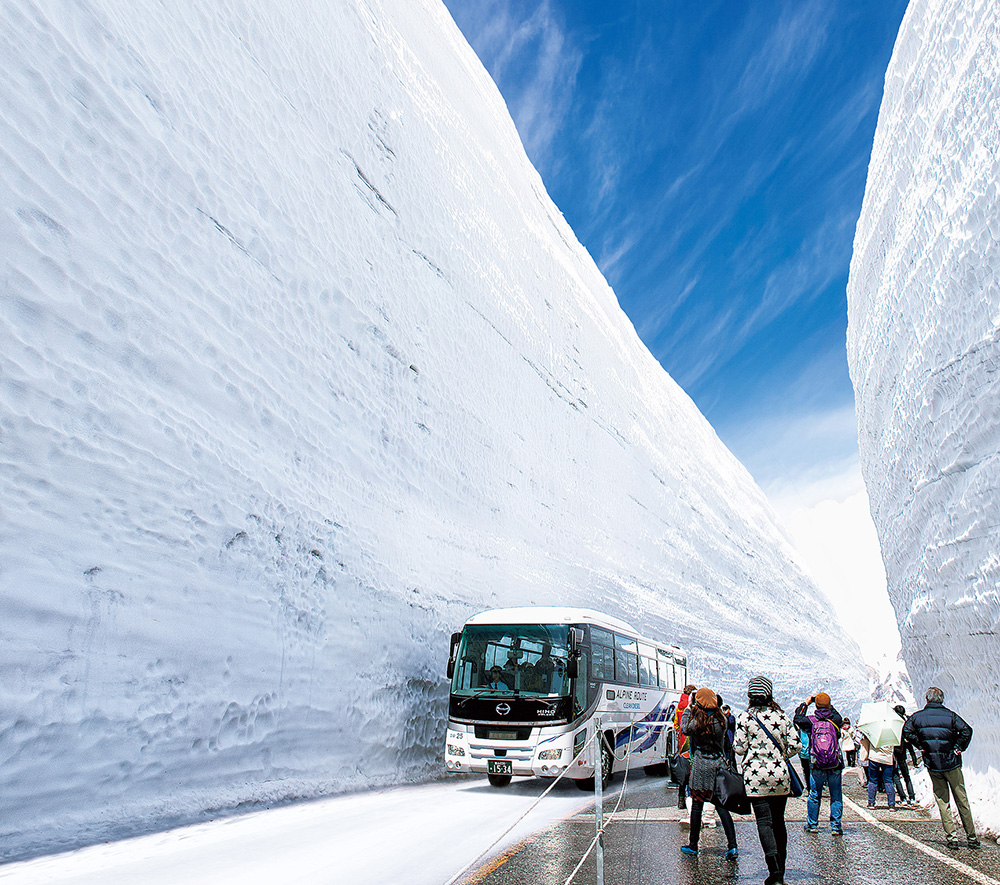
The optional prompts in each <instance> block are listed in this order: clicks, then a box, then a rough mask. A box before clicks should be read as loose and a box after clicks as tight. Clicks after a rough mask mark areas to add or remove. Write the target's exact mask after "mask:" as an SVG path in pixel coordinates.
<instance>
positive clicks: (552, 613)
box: [466, 605, 642, 638]
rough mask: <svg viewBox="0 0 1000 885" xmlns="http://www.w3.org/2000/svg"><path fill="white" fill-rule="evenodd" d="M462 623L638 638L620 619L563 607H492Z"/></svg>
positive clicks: (630, 627) (590, 611) (631, 627)
mask: <svg viewBox="0 0 1000 885" xmlns="http://www.w3.org/2000/svg"><path fill="white" fill-rule="evenodd" d="M466 624H595V625H597V626H599V627H608V628H609V629H612V630H622V631H624V632H627V633H631V634H632V635H633V636H636V637H639V638H641V637H642V634H641V633H640V632H639V631H638V630H636V629H635V627H633V626H632V625H631V624H629V623H626V622H625V621H623V620H621V619H620V618H613V617H611V616H610V615H605V614H602V613H601V612H598V611H594V610H593V609H589V608H570V607H565V606H547V605H537V606H536V605H525V606H520V607H518V608H495V609H491V610H490V611H485V612H480V613H479V614H478V615H473V616H472V617H471V618H469V620H468V621H466Z"/></svg>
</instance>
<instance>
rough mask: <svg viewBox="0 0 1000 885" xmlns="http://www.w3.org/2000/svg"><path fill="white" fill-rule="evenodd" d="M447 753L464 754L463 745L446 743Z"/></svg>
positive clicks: (451, 754)
mask: <svg viewBox="0 0 1000 885" xmlns="http://www.w3.org/2000/svg"><path fill="white" fill-rule="evenodd" d="M448 755H450V756H464V755H465V747H458V746H456V745H455V744H448Z"/></svg>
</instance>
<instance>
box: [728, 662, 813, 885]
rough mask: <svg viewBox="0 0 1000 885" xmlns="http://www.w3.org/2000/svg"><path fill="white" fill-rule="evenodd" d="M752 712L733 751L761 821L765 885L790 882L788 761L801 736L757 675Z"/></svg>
mask: <svg viewBox="0 0 1000 885" xmlns="http://www.w3.org/2000/svg"><path fill="white" fill-rule="evenodd" d="M747 699H748V701H749V706H748V708H747V710H746V711H745V712H743V713H740V715H739V716H738V717H737V718H736V740H735V741H734V743H733V750H734V751H735V753H736V758H737V760H742V770H743V781H744V783H745V784H746V788H747V796H748V797H749V799H750V805H751V807H752V808H753V813H754V817H755V818H756V819H757V834H758V836H760V847H761V848H762V849H763V850H764V860H765V861H766V863H767V873H768V875H767V878H766V879H765V880H764V885H781V883H783V882H784V881H785V856H786V850H787V845H788V831H787V830H786V828H785V803H786V802H787V801H788V795H789V793H791V779H790V777H789V775H788V764H787V761H786V760H787V759H788V758H789V757H791V756H794V755H795V754H796V753H797V752H798V751H799V747H800V743H799V735H798V732H797V731H796V729H795V726H794V725H793V724H792V720H791V719H789V718H788V716H787V715H786V714H785V711H784V710H782V709H781V707H780V706H778V702H777V701H775V699H774V696H773V690H772V686H771V680H770V679H768V678H767V677H766V676H754V677H753V679H751V680H750V682H749V684H748V685H747Z"/></svg>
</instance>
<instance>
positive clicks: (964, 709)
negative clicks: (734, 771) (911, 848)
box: [848, 0, 1000, 831]
mask: <svg viewBox="0 0 1000 885" xmlns="http://www.w3.org/2000/svg"><path fill="white" fill-rule="evenodd" d="M848 313H849V328H848V358H849V363H850V367H851V375H852V378H853V381H854V387H855V391H856V394H857V410H858V422H859V437H860V447H861V459H862V465H863V470H864V475H865V482H866V484H867V487H868V495H869V498H870V499H871V506H872V516H873V517H874V519H875V525H876V527H877V529H878V533H879V538H880V540H881V545H882V555H883V558H884V560H885V567H886V576H887V578H888V584H889V596H890V599H891V600H892V604H893V606H894V608H895V611H896V619H897V621H898V622H899V632H900V635H901V637H902V653H903V657H904V659H905V661H906V666H907V669H908V670H909V673H910V677H911V678H912V680H913V693H914V695H915V696H916V698H917V701H918V703H919V704H920V705H921V706H923V697H924V693H925V691H926V689H927V687H928V686H930V685H937V686H939V687H940V688H942V689H944V692H945V705H946V706H949V707H952V708H953V709H955V710H957V711H958V712H959V713H961V714H962V715H963V716H964V717H965V718H966V719H967V721H968V722H969V724H970V725H972V726H973V728H974V730H975V737H974V740H973V743H972V746H971V748H970V749H969V752H968V754H967V755H966V759H965V768H966V771H967V778H968V779H969V780H970V781H972V782H971V783H970V785H969V791H970V795H972V797H973V799H974V800H977V805H976V813H977V816H978V817H979V819H980V821H981V822H983V823H986V824H987V825H988V826H990V827H991V828H992V829H993V830H994V831H998V830H1000V804H998V800H997V799H996V797H997V796H1000V767H998V766H1000V763H998V760H1000V708H998V707H997V703H996V698H997V696H998V694H1000V642H998V640H997V632H998V626H1000V593H998V587H1000V546H998V538H1000V6H998V5H997V4H996V3H994V2H990V0H977V2H964V0H963V2H953V0H931V2H927V0H913V2H911V3H910V6H909V8H908V10H907V12H906V16H905V17H904V19H903V23H902V26H901V28H900V33H899V37H898V39H897V42H896V47H895V49H894V51H893V55H892V60H891V63H890V65H889V69H888V72H887V74H886V82H885V93H884V98H883V101H882V108H881V111H880V113H879V120H878V127H877V130H876V133H875V144H874V148H873V152H872V159H871V165H870V167H869V170H868V184H867V187H866V190H865V198H864V205H863V209H862V212H861V218H860V220H859V222H858V227H857V233H856V236H855V240H854V257H853V260H852V263H851V273H850V282H849V285H848ZM970 771H971V772H972V775H971V776H970V775H969V774H968V773H969V772H970Z"/></svg>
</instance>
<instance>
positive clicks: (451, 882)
mask: <svg viewBox="0 0 1000 885" xmlns="http://www.w3.org/2000/svg"><path fill="white" fill-rule="evenodd" d="M586 749H587V744H586V743H584V745H583V746H582V747H581V748H580V752H579V753H577V754H576V755H575V756H574V757H573V758H572V759H571V760H570V762H569V765H567V766H566V769H565V770H564V771H562V772H560V774H559V776H558V777H557V778H556V779H555V780H554V781H552V783H551V784H549V786H548V787H547V788H546V790H545V792H544V793H542V795H541V796H539V797H538V798H537V799H536V800H535V801H534V802H532V803H531V805H529V806H528V809H527V811H525V812H524V813H523V814H522V815H521V816H520V817H519V818H518V819H517V820H515V821H514V823H512V824H511V825H510V826H509V827H507V829H506V830H504V831H503V832H502V833H501V834H500V835H499V836H497V838H496V839H494V840H493V842H492V844H491V845H489V847H487V848H486V849H484V850H483V851H481V852H480V853H479V854H478V855H476V857H474V858H473V859H472V860H471V861H469V863H467V864H466V865H465V866H464V867H462V869H460V870H459V871H458V872H457V873H455V875H454V876H452V877H451V878H450V879H449V880H448V881H447V882H445V883H444V885H454V883H455V882H457V881H458V880H459V878H460V877H462V876H464V875H465V873H466V872H467V871H468V870H469V868H470V867H472V866H474V865H475V864H477V863H478V862H479V861H480V860H481V859H482V858H483V857H485V856H486V855H487V854H489V853H490V852H491V851H492V850H493V849H494V848H495V847H496V846H497V845H498V844H499V843H500V842H502V841H503V840H504V839H505V838H506V836H507V834H508V833H510V831H511V830H513V829H514V827H516V826H517V825H518V824H519V823H521V821H522V820H524V819H525V818H526V817H527V816H528V815H529V814H531V812H532V811H534V809H535V806H536V805H538V803H539V802H541V801H542V799H544V798H545V797H546V796H548V795H549V793H551V792H552V789H553V787H555V785H556V784H557V783H559V781H561V780H562V779H563V777H564V776H565V775H566V773H567V772H568V771H569V770H570V768H571V767H572V766H573V763H574V762H576V760H577V759H579V758H580V756H582V755H583V753H584V751H585V750H586Z"/></svg>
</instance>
